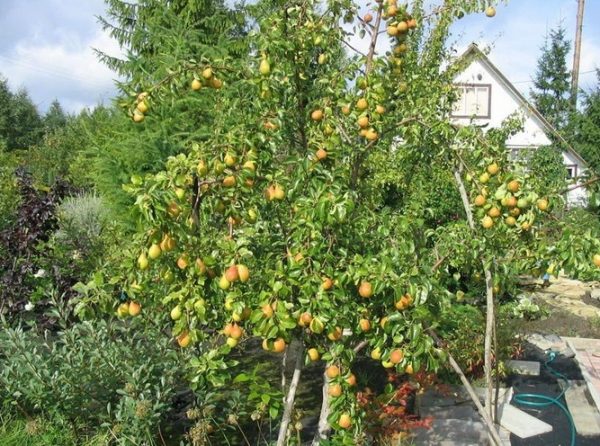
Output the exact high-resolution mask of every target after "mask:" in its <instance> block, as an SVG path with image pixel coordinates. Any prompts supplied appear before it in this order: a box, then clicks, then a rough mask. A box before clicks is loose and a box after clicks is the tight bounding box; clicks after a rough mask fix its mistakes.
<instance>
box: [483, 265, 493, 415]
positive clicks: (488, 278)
mask: <svg viewBox="0 0 600 446" xmlns="http://www.w3.org/2000/svg"><path fill="white" fill-rule="evenodd" d="M483 262H484V265H483V269H484V273H485V295H486V298H485V309H486V312H485V313H486V316H485V342H484V346H483V360H484V363H483V369H484V372H485V385H486V389H485V390H486V392H485V408H486V410H487V412H488V415H489V416H490V418H492V419H494V417H495V414H494V410H493V408H494V403H493V401H492V400H493V398H492V395H493V391H494V382H493V380H492V334H493V333H494V283H493V281H492V273H491V271H490V270H489V268H487V267H486V265H485V260H483Z"/></svg>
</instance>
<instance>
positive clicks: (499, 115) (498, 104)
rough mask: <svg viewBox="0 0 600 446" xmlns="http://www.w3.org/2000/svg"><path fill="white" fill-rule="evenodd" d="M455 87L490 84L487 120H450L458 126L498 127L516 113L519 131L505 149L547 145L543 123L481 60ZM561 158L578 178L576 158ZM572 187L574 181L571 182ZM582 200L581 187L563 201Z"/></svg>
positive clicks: (458, 79)
mask: <svg viewBox="0 0 600 446" xmlns="http://www.w3.org/2000/svg"><path fill="white" fill-rule="evenodd" d="M454 82H455V83H456V84H489V85H491V106H490V117H489V118H486V119H483V118H478V119H474V120H471V118H453V120H454V121H455V122H456V123H458V124H462V125H469V124H470V123H471V122H472V123H473V124H475V125H478V126H487V128H495V127H500V125H501V124H502V122H503V121H504V120H506V119H507V118H508V117H509V116H511V115H514V114H515V113H519V114H520V115H521V116H522V117H523V118H524V122H523V130H522V131H520V132H519V133H517V134H515V135H513V136H511V137H510V138H509V139H508V140H507V146H508V147H509V148H510V147H513V148H519V149H535V148H538V147H540V146H544V145H549V144H550V143H551V141H550V139H549V138H548V136H547V135H546V133H545V131H544V128H545V126H544V124H543V123H542V122H541V121H540V120H539V118H537V117H536V116H535V115H534V114H533V113H530V112H528V111H527V110H524V109H523V108H522V107H521V104H522V102H521V100H520V98H519V97H518V96H517V95H516V94H514V93H513V92H512V91H511V89H510V88H508V87H507V86H506V85H505V84H504V82H503V81H502V79H501V78H499V77H498V76H497V75H495V74H494V70H493V69H492V68H491V67H489V66H488V64H487V63H486V62H485V61H484V60H474V61H473V62H472V63H471V64H470V65H469V66H468V67H467V68H466V69H465V70H464V71H463V72H462V73H460V74H459V75H458V76H456V78H455V80H454ZM563 159H564V162H565V165H566V166H569V165H576V166H577V173H578V175H581V173H582V172H583V170H584V166H583V165H582V163H581V161H580V160H579V158H577V157H576V156H575V155H574V154H572V153H569V152H565V153H563ZM573 184H575V181H573ZM585 200H586V192H585V189H584V188H579V189H575V190H573V191H571V192H569V193H568V197H567V201H568V203H569V204H570V205H575V204H583V203H585Z"/></svg>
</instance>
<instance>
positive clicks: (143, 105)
mask: <svg viewBox="0 0 600 446" xmlns="http://www.w3.org/2000/svg"><path fill="white" fill-rule="evenodd" d="M135 109H136V110H137V111H139V112H140V113H146V112H147V111H148V109H149V106H148V102H147V101H145V100H144V101H141V102H138V104H137V105H136V107H135Z"/></svg>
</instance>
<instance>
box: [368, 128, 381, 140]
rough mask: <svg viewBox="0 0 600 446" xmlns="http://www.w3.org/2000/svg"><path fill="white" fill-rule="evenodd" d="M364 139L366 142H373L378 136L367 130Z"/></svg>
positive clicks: (371, 130)
mask: <svg viewBox="0 0 600 446" xmlns="http://www.w3.org/2000/svg"><path fill="white" fill-rule="evenodd" d="M365 138H366V139H367V140H368V141H375V140H377V138H379V135H378V134H377V132H376V131H375V130H373V129H369V130H367V132H366V133H365Z"/></svg>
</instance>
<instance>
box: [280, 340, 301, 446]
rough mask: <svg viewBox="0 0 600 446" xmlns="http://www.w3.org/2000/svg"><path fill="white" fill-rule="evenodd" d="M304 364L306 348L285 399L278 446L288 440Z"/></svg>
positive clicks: (296, 367)
mask: <svg viewBox="0 0 600 446" xmlns="http://www.w3.org/2000/svg"><path fill="white" fill-rule="evenodd" d="M290 345H291V344H290ZM288 348H289V347H288ZM303 364H304V348H303V347H302V346H301V347H300V350H299V351H298V357H297V358H296V365H295V366H294V374H293V376H292V380H291V381H290V388H289V389H288V392H287V397H286V398H285V404H284V409H283V416H282V417H281V425H280V426H279V436H278V437H277V446H285V442H286V439H287V430H288V426H289V425H290V421H291V419H292V411H293V410H294V400H295V398H296V390H297V389H298V383H299V382H300V375H301V374H302V365H303Z"/></svg>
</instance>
